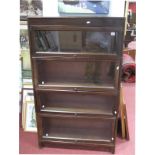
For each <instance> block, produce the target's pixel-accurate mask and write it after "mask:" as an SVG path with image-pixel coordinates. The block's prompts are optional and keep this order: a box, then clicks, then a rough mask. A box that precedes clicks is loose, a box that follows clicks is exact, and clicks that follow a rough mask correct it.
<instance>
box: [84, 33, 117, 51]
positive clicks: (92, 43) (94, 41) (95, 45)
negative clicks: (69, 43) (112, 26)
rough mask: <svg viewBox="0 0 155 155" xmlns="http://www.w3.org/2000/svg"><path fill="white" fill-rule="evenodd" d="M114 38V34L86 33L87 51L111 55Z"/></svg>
mask: <svg viewBox="0 0 155 155" xmlns="http://www.w3.org/2000/svg"><path fill="white" fill-rule="evenodd" d="M114 36H115V33H114V32H86V50H89V51H98V52H105V53H107V52H108V53H111V52H112V51H113V46H114Z"/></svg>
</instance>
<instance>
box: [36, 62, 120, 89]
mask: <svg viewBox="0 0 155 155" xmlns="http://www.w3.org/2000/svg"><path fill="white" fill-rule="evenodd" d="M37 63H38V65H37V77H38V83H39V84H50V83H59V84H60V83H61V84H63V83H68V84H75V83H76V84H81V85H83V84H88V85H89V84H94V85H98V86H101V85H104V84H107V85H110V86H114V81H115V77H116V76H117V75H116V72H115V71H116V62H113V61H110V60H105V61H96V60H89V61H88V60H87V61H85V59H81V60H76V61H75V60H72V59H71V60H70V59H69V60H64V61H62V60H60V61H58V60H56V61H55V60H51V61H49V60H37Z"/></svg>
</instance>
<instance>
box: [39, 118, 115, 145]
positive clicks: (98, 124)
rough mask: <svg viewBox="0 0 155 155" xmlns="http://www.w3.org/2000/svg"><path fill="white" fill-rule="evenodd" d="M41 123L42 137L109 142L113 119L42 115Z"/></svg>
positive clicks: (112, 131)
mask: <svg viewBox="0 0 155 155" xmlns="http://www.w3.org/2000/svg"><path fill="white" fill-rule="evenodd" d="M75 122H76V123H75ZM42 124H43V126H42V127H43V138H51V139H52V138H56V139H57V140H58V139H59V138H60V139H72V140H82V139H83V140H88V141H95V140H96V141H97V140H98V141H101V142H104V141H106V142H111V141H112V138H113V135H114V130H113V128H114V124H115V122H114V120H113V119H111V120H108V121H107V120H103V119H95V118H94V119H92V118H84V117H82V118H78V117H53V118H52V117H50V118H48V117H44V118H42Z"/></svg>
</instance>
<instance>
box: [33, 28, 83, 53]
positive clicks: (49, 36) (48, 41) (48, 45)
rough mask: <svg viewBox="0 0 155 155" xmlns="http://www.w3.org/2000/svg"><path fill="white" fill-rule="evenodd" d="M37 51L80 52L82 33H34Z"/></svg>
mask: <svg viewBox="0 0 155 155" xmlns="http://www.w3.org/2000/svg"><path fill="white" fill-rule="evenodd" d="M35 39H36V41H35V42H36V50H37V51H51V52H58V51H61V52H64V51H81V50H82V32H80V31H36V32H35Z"/></svg>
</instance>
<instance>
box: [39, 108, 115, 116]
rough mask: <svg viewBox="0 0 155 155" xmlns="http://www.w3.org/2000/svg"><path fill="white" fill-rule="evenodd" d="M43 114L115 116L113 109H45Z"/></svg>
mask: <svg viewBox="0 0 155 155" xmlns="http://www.w3.org/2000/svg"><path fill="white" fill-rule="evenodd" d="M41 111H42V112H51V113H61V114H73V115H104V116H113V112H112V108H111V107H104V109H84V108H70V107H45V108H42V109H41Z"/></svg>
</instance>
